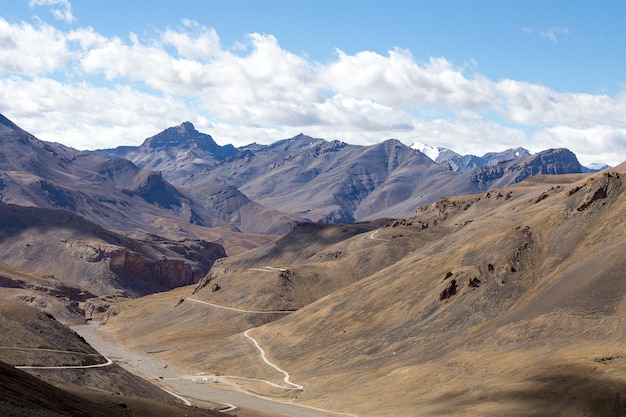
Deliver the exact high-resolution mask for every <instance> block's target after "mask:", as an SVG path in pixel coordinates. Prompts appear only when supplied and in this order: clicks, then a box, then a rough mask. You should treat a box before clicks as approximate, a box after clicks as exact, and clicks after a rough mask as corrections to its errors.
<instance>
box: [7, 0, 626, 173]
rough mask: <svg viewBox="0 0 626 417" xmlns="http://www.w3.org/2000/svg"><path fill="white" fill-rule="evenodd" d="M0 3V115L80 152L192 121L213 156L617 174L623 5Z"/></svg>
mask: <svg viewBox="0 0 626 417" xmlns="http://www.w3.org/2000/svg"><path fill="white" fill-rule="evenodd" d="M4 3H10V4H2V5H0V112H2V113H3V114H4V115H6V116H7V117H9V118H10V119H12V120H13V121H14V122H16V123H17V124H19V125H20V126H22V127H23V128H25V129H27V130H29V131H30V132H31V133H33V134H35V135H36V136H37V137H39V138H41V139H44V140H50V141H57V142H61V143H64V144H67V145H69V146H73V147H76V148H79V149H89V148H102V147H112V146H117V145H120V144H139V143H141V142H142V141H143V139H145V138H146V137H148V136H152V135H153V134H156V133H158V132H159V131H161V130H163V129H165V128H167V127H169V126H173V125H178V124H180V123H181V122H183V121H186V120H189V121H191V122H192V123H194V124H195V125H196V128H198V129H199V130H201V131H203V132H206V133H209V134H211V135H212V136H213V137H214V139H215V140H216V141H217V142H218V143H221V144H225V143H233V144H234V145H244V144H247V143H250V142H262V143H268V142H271V141H275V140H279V139H284V138H287V137H291V136H294V135H296V134H298V133H300V132H304V133H306V134H309V135H311V136H316V137H322V138H326V139H340V140H344V141H346V142H349V143H359V144H371V143H376V142H380V141H382V140H385V139H388V138H397V139H400V140H402V141H403V142H404V143H407V144H411V143H414V142H421V143H427V144H429V145H432V146H444V147H449V148H452V149H454V150H456V151H457V152H460V153H474V154H479V155H480V154H483V153H485V152H488V151H493V150H503V149H506V148H509V147H517V146H524V147H526V148H528V149H530V150H531V151H539V150H542V149H546V148H551V147H568V148H569V149H571V150H573V151H574V152H575V153H576V154H577V155H578V157H579V159H580V160H581V162H583V163H586V164H589V163H591V162H596V161H601V162H606V163H609V164H613V165H615V164H618V163H620V162H622V161H623V160H625V159H626V91H625V89H624V85H625V83H626V50H625V49H624V48H623V45H624V44H626V43H625V41H626V29H625V28H624V25H623V22H622V20H623V17H624V16H626V13H625V12H626V6H625V5H623V4H626V3H623V2H620V1H596V2H593V3H592V2H589V1H586V2H583V1H571V0H570V1H556V0H554V1H525V2H506V1H504V2H503V1H447V2H446V1H440V2H434V1H386V2H380V1H348V0H345V1H317V2H294V1H283V0H280V1H266V2H259V1H243V0H230V1H186V0H178V1H176V2H170V1H161V2H152V3H150V4H149V5H143V4H142V3H141V2H134V1H128V0H127V1H124V2H122V1H119V0H111V1H107V2H96V1H92V0H30V1H29V0H24V1H12V2H4Z"/></svg>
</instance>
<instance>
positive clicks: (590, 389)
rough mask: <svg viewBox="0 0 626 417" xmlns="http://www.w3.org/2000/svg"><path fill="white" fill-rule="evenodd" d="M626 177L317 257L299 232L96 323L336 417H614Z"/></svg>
mask: <svg viewBox="0 0 626 417" xmlns="http://www.w3.org/2000/svg"><path fill="white" fill-rule="evenodd" d="M624 171H626V170H625V169H624V167H623V166H622V167H618V168H617V169H616V170H610V171H605V172H602V173H599V174H594V175H591V176H584V175H573V176H572V175H570V176H559V177H537V178H534V179H530V180H526V181H524V182H522V183H520V184H519V185H517V186H514V187H510V188H505V189H501V190H496V191H492V192H488V193H484V194H481V195H474V196H464V197H450V198H442V199H440V200H439V201H438V202H436V203H433V204H432V205H429V206H424V207H422V208H420V209H419V210H418V211H417V213H416V216H414V217H412V218H408V219H404V220H398V221H391V220H390V221H388V222H387V223H386V224H385V225H383V227H381V225H376V226H375V227H371V228H370V229H369V230H363V231H362V232H361V233H357V234H353V235H350V236H346V238H345V239H333V240H331V241H328V242H327V244H326V245H322V246H323V247H319V248H316V249H315V250H313V251H312V252H306V251H303V250H302V246H300V245H299V244H298V242H300V240H299V237H298V236H300V235H299V234H298V232H299V231H298V230H294V232H292V233H293V234H289V235H287V236H285V237H284V238H282V239H281V240H279V241H277V242H275V243H272V244H270V245H268V246H267V247H265V248H260V249H258V250H257V252H251V253H248V254H242V255H240V256H239V257H233V258H229V259H224V260H222V261H220V262H219V264H218V265H216V267H215V268H214V270H213V271H212V273H211V274H209V276H208V278H207V281H205V282H203V283H202V284H201V285H200V286H198V288H196V290H195V293H193V292H194V291H192V288H191V287H189V288H188V289H180V290H177V292H176V293H175V294H171V295H170V294H168V293H164V294H159V295H153V296H149V297H146V298H145V299H139V300H135V301H133V302H130V303H128V304H127V305H120V306H119V307H118V311H117V312H118V313H119V314H118V315H116V316H112V317H110V318H109V319H108V322H107V324H106V325H105V326H104V329H108V330H109V331H111V332H113V333H112V334H113V335H114V336H115V337H116V338H117V339H118V340H120V341H121V343H123V344H125V345H127V346H129V347H132V348H133V349H140V350H142V351H144V352H154V354H155V355H156V356H157V357H159V358H160V359H163V360H166V361H168V362H172V363H177V364H179V365H181V366H187V367H191V368H193V369H196V370H198V371H202V372H205V373H206V374H207V375H214V376H215V377H219V379H220V381H224V382H228V381H230V382H231V383H232V382H234V381H236V385H237V387H238V388H239V389H245V390H247V391H250V392H256V393H259V394H262V395H265V396H270V397H273V398H290V399H291V400H292V401H294V402H297V403H298V404H303V405H307V406H315V407H319V408H323V409H326V410H332V411H334V412H343V413H349V414H354V415H359V416H370V415H371V416H374V415H376V416H384V415H388V416H399V415H405V416H413V415H433V416H435V415H441V416H443V415H446V416H449V415H476V416H485V415H494V416H495V415H511V416H515V415H519V416H522V415H524V416H529V415H536V416H539V415H561V416H583V415H603V416H610V415H615V416H621V415H622V414H623V413H624V410H626V404H625V402H624V401H625V399H626V390H625V388H626V378H625V377H624V375H626V374H625V373H624V371H625V370H626V361H625V360H624V359H623V358H624V357H625V356H626V351H624V350H623V346H624V341H625V340H624V337H625V336H624V334H625V333H624V332H623V329H624V324H625V323H624V318H623V317H624V309H625V308H626V303H625V299H624V295H625V294H626V286H624V282H625V281H624V271H625V270H626V259H624V256H623V247H624V243H625V241H626V229H625V228H624V225H625V224H626V222H625V221H626V198H625V195H624V193H623V190H624V179H623V174H624ZM322 229H323V227H322ZM365 229H367V228H365ZM328 233H330V234H331V235H332V233H333V232H332V229H328V231H327V232H325V233H321V234H320V231H315V232H314V233H313V234H312V235H311V239H312V240H315V241H317V242H319V240H317V238H318V237H319V236H325V235H326V234H328ZM290 248H291V249H292V251H291V252H290ZM277 254H280V255H277ZM253 255H254V256H253ZM252 259H254V262H252ZM310 282H314V283H315V284H314V285H308V283H310ZM326 282H330V283H332V284H333V285H334V286H333V288H332V291H324V288H326V287H327V285H328V284H324V283H326ZM216 284H217V286H216ZM312 288H313V289H315V291H313V290H312ZM268 295H272V296H271V297H269V296H268ZM187 297H191V298H193V299H197V300H201V301H205V302H207V303H211V304H215V305H220V306H226V307H231V309H230V310H229V309H225V308H218V307H214V306H211V305H208V304H202V303H198V302H193V301H191V300H190V299H189V298H187ZM255 300H257V301H255ZM305 300H306V301H305ZM190 301H191V302H190ZM234 309H240V310H259V311H263V310H266V311H269V310H291V309H295V310H297V311H295V312H293V313H291V314H282V315H279V314H275V315H274V316H272V314H260V313H259V314H253V313H250V312H247V313H245V312H238V311H235V310H234ZM252 328H254V329H253V330H250V331H249V332H246V331H247V330H248V329H252ZM156 329H158V335H159V336H158V337H154V334H155V332H156ZM244 332H246V333H245V334H244ZM246 335H251V336H253V337H254V338H255V340H257V341H258V343H259V344H260V346H262V347H263V349H264V351H265V353H266V355H267V358H268V359H269V360H270V361H271V362H272V363H274V364H276V365H277V366H279V367H280V368H281V369H283V370H285V371H286V372H288V373H289V376H290V378H291V380H292V381H294V382H295V383H297V384H299V385H302V386H303V387H304V389H303V390H302V391H301V392H299V393H298V394H297V395H296V394H295V393H294V392H290V390H289V391H287V390H282V391H281V390H278V389H276V388H273V387H272V386H271V385H268V384H265V383H258V382H255V380H266V381H271V382H273V383H275V384H281V383H282V380H283V378H284V375H283V374H281V373H280V372H278V371H277V370H276V369H274V368H272V367H270V366H267V364H266V363H264V362H263V361H261V360H259V354H258V351H257V349H256V348H255V346H254V345H253V344H251V343H250V340H248V339H247V338H246ZM225 375H228V376H231V377H229V378H227V377H224V376H225ZM235 377H236V378H235ZM296 397H297V398H296Z"/></svg>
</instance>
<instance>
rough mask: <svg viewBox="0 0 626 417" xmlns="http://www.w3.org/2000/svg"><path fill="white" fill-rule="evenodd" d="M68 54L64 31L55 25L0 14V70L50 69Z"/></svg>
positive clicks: (61, 63)
mask: <svg viewBox="0 0 626 417" xmlns="http://www.w3.org/2000/svg"><path fill="white" fill-rule="evenodd" d="M68 58H69V51H68V46H67V42H66V39H65V35H64V34H63V33H62V32H60V31H58V30H57V29H55V28H54V27H52V26H50V25H48V24H46V23H43V22H40V23H39V24H38V25H37V26H33V25H30V24H28V23H24V22H22V23H19V24H11V23H9V22H7V21H6V20H4V19H2V18H0V73H13V74H22V75H37V74H45V73H50V72H52V71H55V70H57V69H59V68H61V67H62V66H64V65H65V64H66V63H67V60H68Z"/></svg>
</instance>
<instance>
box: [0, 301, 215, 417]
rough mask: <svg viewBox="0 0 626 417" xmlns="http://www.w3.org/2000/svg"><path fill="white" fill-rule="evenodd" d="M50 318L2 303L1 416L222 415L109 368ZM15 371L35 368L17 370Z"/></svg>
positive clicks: (79, 340) (204, 416) (72, 333)
mask: <svg viewBox="0 0 626 417" xmlns="http://www.w3.org/2000/svg"><path fill="white" fill-rule="evenodd" d="M106 363H107V358H104V357H102V356H101V355H99V354H98V353H97V352H96V351H95V350H94V349H93V348H92V347H91V346H89V345H88V344H87V343H86V342H85V341H84V340H83V339H82V338H81V337H80V336H78V335H77V334H76V333H74V332H73V331H71V330H70V329H68V328H67V327H65V326H62V325H61V324H60V323H58V322H57V321H56V320H55V319H54V318H53V317H52V316H50V315H47V314H45V313H42V312H40V311H38V310H36V309H34V308H32V307H27V306H24V305H22V304H19V303H11V302H3V301H0V415H2V416H6V417H12V416H16V417H41V416H49V417H63V416H73V417H109V416H128V415H133V416H144V417H148V416H155V415H159V416H171V417H174V416H183V415H188V416H197V417H210V416H220V415H222V416H223V415H224V414H220V413H217V412H212V411H209V410H204V409H199V408H195V407H193V408H192V407H188V406H185V405H183V403H182V402H180V401H179V400H177V399H175V398H174V397H172V396H171V395H170V394H168V393H167V392H165V391H163V390H162V389H161V388H158V387H157V386H155V385H152V384H150V383H148V382H146V381H145V380H143V379H142V378H139V377H137V376H135V375H133V374H131V373H129V372H128V371H126V370H124V369H123V368H121V367H120V366H119V365H117V364H111V365H109V366H102V367H95V368H85V369H81V368H68V369H46V368H44V367H49V366H70V367H72V366H74V367H75V366H93V365H98V364H106ZM14 366H21V367H24V366H36V368H32V369H16V368H15V367H14Z"/></svg>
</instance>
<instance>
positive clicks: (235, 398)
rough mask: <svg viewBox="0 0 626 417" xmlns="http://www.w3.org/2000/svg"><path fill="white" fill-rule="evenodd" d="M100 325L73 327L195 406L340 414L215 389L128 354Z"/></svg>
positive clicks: (291, 416)
mask: <svg viewBox="0 0 626 417" xmlns="http://www.w3.org/2000/svg"><path fill="white" fill-rule="evenodd" d="M98 327H99V323H97V322H92V323H91V324H88V325H84V326H73V327H72V329H73V330H75V331H76V332H77V333H78V334H79V335H81V336H82V337H84V338H85V339H86V340H87V342H89V344H90V345H91V346H93V347H94V348H95V349H96V350H98V352H100V353H101V354H103V355H106V356H107V357H109V358H111V359H113V360H114V361H115V362H117V363H119V364H120V365H121V366H123V367H124V368H126V369H127V370H129V371H131V372H133V373H135V374H137V375H140V376H142V377H144V378H146V379H148V380H150V381H151V382H153V383H157V384H159V385H160V386H162V387H163V386H165V387H164V388H165V389H167V390H169V391H172V392H175V393H177V394H178V395H180V396H181V397H182V398H184V399H186V400H187V401H189V402H191V403H192V404H193V405H195V406H200V407H207V408H214V409H217V410H223V411H224V412H229V411H233V412H236V414H237V416H239V417H247V416H249V417H251V416H259V417H278V416H285V417H334V416H337V415H343V414H342V413H333V412H324V411H322V410H316V409H313V408H307V407H306V406H298V405H294V404H289V403H286V402H281V401H278V400H272V399H267V398H261V397H258V396H255V395H252V394H248V393H244V392H240V391H234V390H230V389H227V388H226V387H223V388H226V389H218V388H215V385H214V384H211V382H210V381H205V380H206V379H208V378H206V377H205V378H203V376H202V375H201V374H194V373H192V372H189V371H188V370H186V369H183V368H180V367H177V366H174V365H171V364H168V363H166V362H165V361H162V360H160V359H158V358H156V357H155V356H152V355H150V354H146V353H142V352H136V351H131V350H128V349H125V348H124V347H122V346H120V345H119V344H118V343H117V342H116V341H115V340H114V339H113V338H112V337H110V335H107V334H106V332H105V331H102V330H98Z"/></svg>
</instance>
